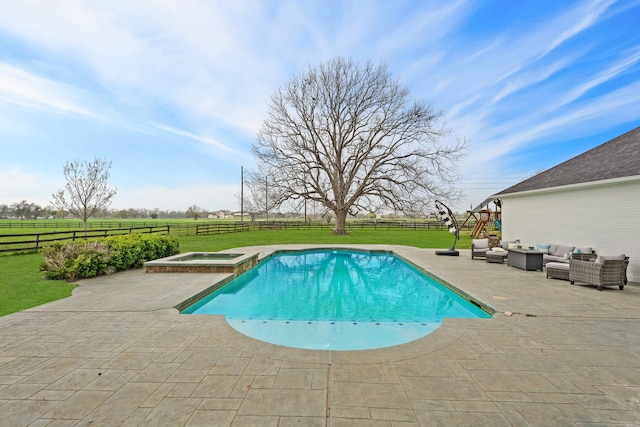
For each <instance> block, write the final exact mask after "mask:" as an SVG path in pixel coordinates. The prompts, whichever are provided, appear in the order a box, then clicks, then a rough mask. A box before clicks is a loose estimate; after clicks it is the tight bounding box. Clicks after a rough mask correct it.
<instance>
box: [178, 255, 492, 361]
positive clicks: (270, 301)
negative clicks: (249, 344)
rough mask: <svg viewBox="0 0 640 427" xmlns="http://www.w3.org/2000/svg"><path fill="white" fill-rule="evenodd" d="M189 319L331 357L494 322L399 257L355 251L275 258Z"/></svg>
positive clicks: (197, 306) (201, 304)
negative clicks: (211, 317) (475, 321)
mask: <svg viewBox="0 0 640 427" xmlns="http://www.w3.org/2000/svg"><path fill="white" fill-rule="evenodd" d="M182 313H186V314H222V315H224V316H225V318H226V320H227V322H228V323H229V324H230V325H231V326H232V327H233V328H235V329H236V330H238V331H240V332H242V333H244V334H245V335H248V336H250V337H253V338H256V339H259V340H263V341H267V342H271V343H274V344H279V345H285V346H290V347H298V348H307V349H325V350H326V349H329V350H358V349H369V348H380V347H388V346H392V345H397V344H401V343H405V342H408V341H413V340H415V339H417V338H420V337H422V336H425V335H427V334H429V333H430V332H432V331H434V330H435V329H436V328H437V327H438V326H440V324H441V322H442V319H443V318H446V317H457V318H489V317H491V316H490V315H489V314H488V313H487V312H485V311H484V310H482V309H480V308H479V307H477V306H476V305H474V304H472V303H470V302H469V301H467V300H466V299H464V298H461V297H460V296H459V295H457V294H456V293H454V292H452V291H451V290H449V289H448V288H446V287H445V286H443V285H441V284H439V283H438V282H436V281H435V280H434V279H432V278H430V277H428V276H426V275H425V274H423V273H421V272H420V271H418V270H417V269H415V268H413V267H412V266H410V265H409V264H407V263H406V262H404V261H403V260H402V259H400V258H398V257H396V256H394V255H393V254H388V253H369V252H358V251H347V250H313V251H302V252H295V253H282V254H277V255H274V256H272V257H271V258H269V259H267V260H266V261H265V262H263V263H261V264H260V265H258V266H257V267H255V268H253V269H251V270H249V271H248V272H246V273H244V274H242V275H240V276H238V277H237V278H235V279H234V280H232V281H231V282H229V283H228V284H226V285H225V286H223V287H222V288H220V289H218V290H217V291H215V292H213V293H211V294H209V295H208V296H206V297H205V298H203V299H201V300H199V301H198V302H196V303H194V304H193V305H191V306H189V307H187V308H186V309H184V310H183V311H182Z"/></svg>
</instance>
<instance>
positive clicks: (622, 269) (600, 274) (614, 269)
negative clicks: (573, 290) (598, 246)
mask: <svg viewBox="0 0 640 427" xmlns="http://www.w3.org/2000/svg"><path fill="white" fill-rule="evenodd" d="M628 262H629V258H628V257H625V256H624V255H621V256H615V257H606V256H604V257H598V259H596V260H595V261H593V260H580V259H571V260H570V261H569V282H570V283H571V284H572V285H573V284H574V283H575V282H584V283H588V284H590V285H595V286H597V287H598V290H599V291H601V290H602V287H603V286H617V287H618V288H619V289H620V290H623V289H624V285H625V284H626V270H627V264H628Z"/></svg>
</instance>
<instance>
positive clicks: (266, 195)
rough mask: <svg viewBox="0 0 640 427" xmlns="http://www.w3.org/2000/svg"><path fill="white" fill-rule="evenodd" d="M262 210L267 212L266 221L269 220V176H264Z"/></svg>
mask: <svg viewBox="0 0 640 427" xmlns="http://www.w3.org/2000/svg"><path fill="white" fill-rule="evenodd" d="M264 210H265V212H267V222H269V178H267V177H266V176H265V177H264Z"/></svg>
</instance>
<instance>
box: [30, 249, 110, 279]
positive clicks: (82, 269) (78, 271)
mask: <svg viewBox="0 0 640 427" xmlns="http://www.w3.org/2000/svg"><path fill="white" fill-rule="evenodd" d="M109 253H110V250H109V247H108V246H107V245H105V243H104V242H100V241H90V242H74V243H70V244H62V243H55V244H53V245H51V246H49V247H46V248H44V249H43V250H42V254H43V256H44V261H43V262H42V264H41V265H40V270H41V271H44V275H45V277H46V278H47V279H53V280H67V281H73V280H77V279H80V278H83V277H95V276H97V275H99V274H105V273H106V269H107V260H108V258H109Z"/></svg>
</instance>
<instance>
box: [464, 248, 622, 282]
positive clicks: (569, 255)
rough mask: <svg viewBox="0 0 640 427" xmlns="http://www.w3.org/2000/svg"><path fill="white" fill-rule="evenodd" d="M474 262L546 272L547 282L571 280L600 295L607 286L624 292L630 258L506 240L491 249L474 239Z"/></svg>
mask: <svg viewBox="0 0 640 427" xmlns="http://www.w3.org/2000/svg"><path fill="white" fill-rule="evenodd" d="M475 258H484V259H485V262H488V263H498V264H503V263H504V261H505V260H507V263H508V265H509V266H511V267H516V268H520V269H522V270H526V271H535V270H540V271H542V270H543V269H544V270H546V276H547V278H548V279H562V280H568V281H569V283H571V284H572V285H573V284H574V283H575V282H581V283H586V284H589V285H593V286H596V287H597V288H598V290H600V291H601V290H602V288H603V287H604V286H618V288H619V289H620V290H622V289H624V286H625V285H626V284H627V266H628V264H629V257H627V256H625V255H624V254H621V255H613V256H603V255H597V254H596V252H595V251H594V250H593V249H592V248H590V247H583V248H580V247H574V246H567V245H559V244H544V245H543V244H538V245H536V246H535V247H532V246H530V247H529V248H523V247H521V245H520V243H519V241H504V240H501V241H500V243H499V245H498V246H496V247H491V243H490V240H489V239H473V241H472V243H471V259H475Z"/></svg>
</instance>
